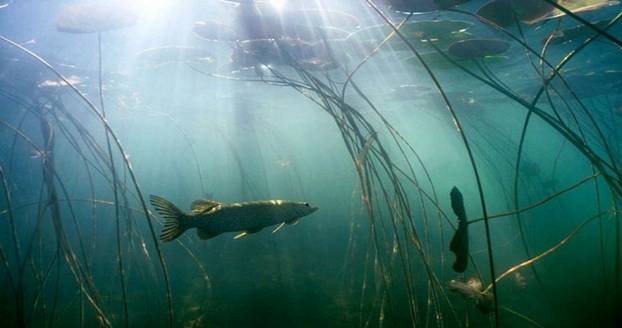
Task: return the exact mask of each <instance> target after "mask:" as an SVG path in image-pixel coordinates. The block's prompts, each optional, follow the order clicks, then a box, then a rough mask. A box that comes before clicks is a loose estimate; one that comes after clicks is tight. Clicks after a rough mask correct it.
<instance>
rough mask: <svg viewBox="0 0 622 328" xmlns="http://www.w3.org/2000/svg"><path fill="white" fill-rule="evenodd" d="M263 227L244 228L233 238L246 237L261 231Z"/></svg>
mask: <svg viewBox="0 0 622 328" xmlns="http://www.w3.org/2000/svg"><path fill="white" fill-rule="evenodd" d="M261 229H263V228H254V229H248V230H244V231H242V232H241V233H239V234H237V235H236V236H235V237H233V239H240V238H243V237H246V236H248V235H250V234H254V233H256V232H259V231H261Z"/></svg>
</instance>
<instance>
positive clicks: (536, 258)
mask: <svg viewBox="0 0 622 328" xmlns="http://www.w3.org/2000/svg"><path fill="white" fill-rule="evenodd" d="M607 213H610V211H603V212H600V213H598V214H596V215H594V216H592V217H589V218H588V219H587V220H585V221H583V222H581V224H579V225H578V226H576V227H575V228H574V229H573V230H572V231H571V232H570V233H569V234H568V235H566V237H564V238H563V239H562V240H561V241H559V242H558V243H557V244H555V246H553V247H551V248H549V249H548V250H546V251H544V252H542V253H540V254H539V255H537V256H534V257H532V258H530V259H529V260H527V261H524V262H521V263H520V264H517V265H515V266H513V267H511V268H509V269H508V270H506V271H505V272H503V273H502V274H501V275H500V276H499V277H497V278H496V279H495V281H496V282H497V283H498V282H500V281H501V280H502V279H503V278H505V277H507V276H509V275H510V274H512V273H514V272H516V271H517V270H520V269H522V268H524V267H527V266H530V265H532V264H534V263H535V262H537V261H540V260H541V259H543V258H545V257H546V256H548V255H550V254H552V253H553V252H555V251H557V250H558V249H559V248H560V247H562V246H563V245H564V244H566V243H567V242H568V241H570V240H571V239H572V238H573V237H574V236H575V235H576V234H577V233H578V232H579V231H581V229H583V227H585V226H586V225H587V224H588V223H590V222H592V221H593V220H595V219H597V218H599V217H601V216H603V215H605V214H607ZM491 288H492V284H491V285H488V286H487V287H486V289H484V291H482V294H485V293H487V292H489V291H490V289H491Z"/></svg>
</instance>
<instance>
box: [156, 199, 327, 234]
mask: <svg viewBox="0 0 622 328" xmlns="http://www.w3.org/2000/svg"><path fill="white" fill-rule="evenodd" d="M150 200H151V204H152V205H153V206H154V207H155V209H156V210H157V211H158V213H160V215H162V216H163V217H164V218H165V223H164V228H163V229H162V233H161V234H160V240H162V241H165V242H167V241H172V240H174V239H175V238H177V237H179V236H181V234H183V233H184V231H186V230H188V229H191V228H197V232H198V235H199V237H200V238H201V239H209V238H212V237H215V236H217V235H219V234H221V233H225V232H236V231H241V232H243V233H242V234H240V235H238V237H239V236H243V235H246V234H251V233H255V232H258V231H260V230H261V229H263V228H265V227H269V226H273V225H277V224H285V223H295V222H297V220H298V219H299V218H301V217H303V216H307V215H309V214H311V213H313V212H315V211H316V210H317V209H318V208H317V207H314V206H311V205H310V204H309V203H305V202H293V201H286V200H265V201H253V202H243V203H232V204H224V203H220V202H215V201H210V200H198V201H195V202H194V203H193V204H192V212H191V213H184V212H183V211H181V210H180V209H178V208H177V207H176V206H175V205H174V204H173V203H171V202H169V201H167V200H166V199H164V198H162V197H158V196H154V195H152V196H151V198H150ZM279 228H280V227H279ZM236 238H237V237H236Z"/></svg>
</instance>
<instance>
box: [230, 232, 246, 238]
mask: <svg viewBox="0 0 622 328" xmlns="http://www.w3.org/2000/svg"><path fill="white" fill-rule="evenodd" d="M247 235H248V234H247V233H246V231H242V232H241V233H239V234H237V235H236V236H235V237H233V239H240V238H244V237H246V236H247Z"/></svg>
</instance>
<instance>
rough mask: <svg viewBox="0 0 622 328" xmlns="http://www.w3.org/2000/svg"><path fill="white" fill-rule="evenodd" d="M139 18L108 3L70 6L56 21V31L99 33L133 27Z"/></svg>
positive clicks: (122, 8) (125, 9) (87, 3)
mask: <svg viewBox="0 0 622 328" xmlns="http://www.w3.org/2000/svg"><path fill="white" fill-rule="evenodd" d="M136 19H137V16H136V15H135V14H134V12H132V11H131V10H129V9H127V8H124V7H122V6H119V5H118V4H113V3H107V2H85V3H77V4H72V5H68V6H66V7H65V8H63V10H62V11H61V13H60V15H59V16H58V19H57V20H56V29H57V30H59V31H61V32H66V33H97V32H103V31H108V30H115V29H120V28H124V27H128V26H132V25H134V24H135V23H136Z"/></svg>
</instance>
